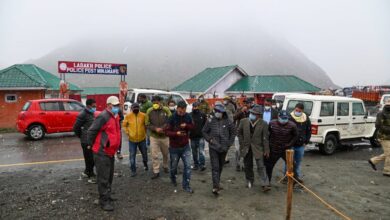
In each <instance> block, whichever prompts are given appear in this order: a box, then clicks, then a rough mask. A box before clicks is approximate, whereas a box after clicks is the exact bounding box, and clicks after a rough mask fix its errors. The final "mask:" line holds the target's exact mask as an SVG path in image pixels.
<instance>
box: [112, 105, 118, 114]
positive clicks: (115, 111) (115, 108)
mask: <svg viewBox="0 0 390 220" xmlns="http://www.w3.org/2000/svg"><path fill="white" fill-rule="evenodd" d="M111 112H112V113H113V114H114V115H116V114H118V112H119V107H115V106H113V107H112V109H111Z"/></svg>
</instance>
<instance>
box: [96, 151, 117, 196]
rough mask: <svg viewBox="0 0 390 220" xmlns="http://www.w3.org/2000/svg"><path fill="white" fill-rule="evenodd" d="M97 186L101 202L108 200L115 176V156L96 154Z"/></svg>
mask: <svg viewBox="0 0 390 220" xmlns="http://www.w3.org/2000/svg"><path fill="white" fill-rule="evenodd" d="M94 159H95V166H96V174H97V186H98V192H99V199H100V202H103V203H104V202H107V201H108V200H109V198H110V197H111V184H112V180H113V178H114V162H115V158H114V157H109V156H106V155H99V154H94Z"/></svg>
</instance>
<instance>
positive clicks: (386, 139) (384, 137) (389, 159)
mask: <svg viewBox="0 0 390 220" xmlns="http://www.w3.org/2000/svg"><path fill="white" fill-rule="evenodd" d="M375 127H376V129H377V130H378V138H379V140H380V143H381V145H382V148H383V154H381V155H379V156H376V157H373V158H371V159H370V160H368V162H369V163H370V165H371V167H372V168H373V169H374V170H376V164H378V163H379V162H381V161H384V162H385V165H384V167H383V176H387V177H390V100H387V101H386V103H385V106H384V107H383V110H382V112H380V113H379V114H378V115H377V116H376V123H375Z"/></svg>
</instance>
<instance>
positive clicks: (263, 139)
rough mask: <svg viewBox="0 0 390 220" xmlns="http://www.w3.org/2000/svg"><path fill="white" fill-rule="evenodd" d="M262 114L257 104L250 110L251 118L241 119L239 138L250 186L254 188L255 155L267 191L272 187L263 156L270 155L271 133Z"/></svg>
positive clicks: (258, 170)
mask: <svg viewBox="0 0 390 220" xmlns="http://www.w3.org/2000/svg"><path fill="white" fill-rule="evenodd" d="M262 114H263V109H262V107H261V106H259V105H255V106H254V107H253V108H252V109H251V110H250V114H249V118H244V119H242V120H241V121H240V125H239V127H238V140H239V143H240V151H241V152H240V154H241V156H242V157H243V158H244V164H245V166H244V170H245V177H246V180H247V184H248V185H247V186H248V188H252V185H253V182H254V180H255V178H254V174H253V157H254V158H255V160H256V165H257V172H258V174H259V176H260V179H261V186H262V188H263V192H266V191H268V190H270V187H269V181H268V177H267V174H266V171H265V167H264V160H263V157H268V156H269V134H268V124H267V122H265V121H264V120H262V119H261V115H262Z"/></svg>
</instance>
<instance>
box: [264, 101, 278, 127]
mask: <svg viewBox="0 0 390 220" xmlns="http://www.w3.org/2000/svg"><path fill="white" fill-rule="evenodd" d="M275 119H278V111H276V110H275V109H273V108H272V100H271V99H265V100H264V112H263V120H264V121H265V122H267V124H269V123H270V122H271V121H272V120H275Z"/></svg>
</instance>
